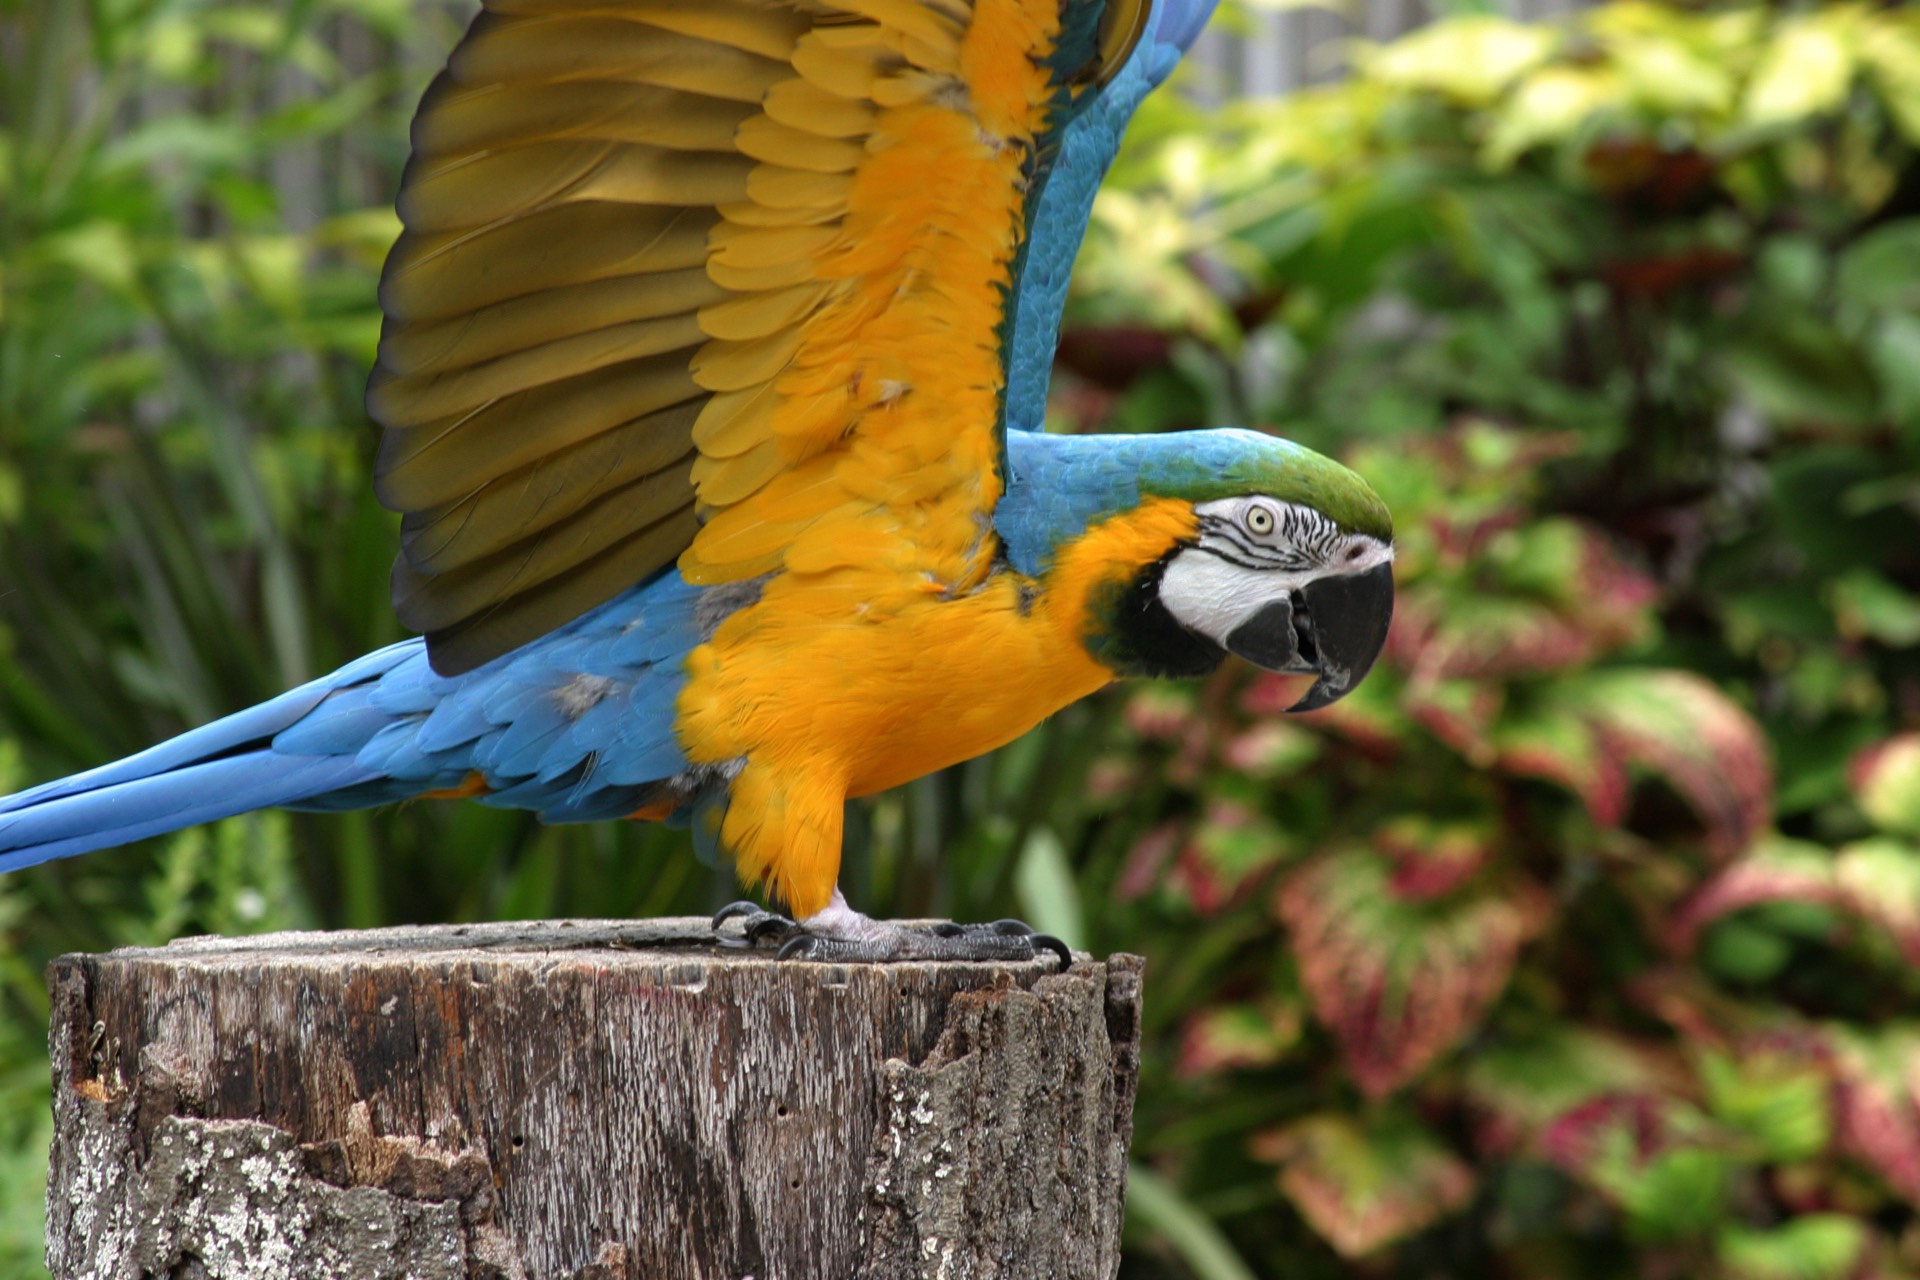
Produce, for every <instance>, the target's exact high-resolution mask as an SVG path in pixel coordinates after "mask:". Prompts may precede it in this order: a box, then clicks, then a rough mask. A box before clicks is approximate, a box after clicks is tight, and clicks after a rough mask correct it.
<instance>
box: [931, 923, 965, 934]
mask: <svg viewBox="0 0 1920 1280" xmlns="http://www.w3.org/2000/svg"><path fill="white" fill-rule="evenodd" d="M966 931H967V927H966V926H965V925H963V924H955V923H954V922H953V921H951V920H942V921H941V922H940V923H938V924H936V925H934V926H933V927H932V928H931V929H929V930H927V932H928V933H931V934H932V935H933V936H934V937H936V938H957V937H959V936H960V935H961V934H963V933H965V932H966Z"/></svg>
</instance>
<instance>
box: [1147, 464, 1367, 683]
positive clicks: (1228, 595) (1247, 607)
mask: <svg viewBox="0 0 1920 1280" xmlns="http://www.w3.org/2000/svg"><path fill="white" fill-rule="evenodd" d="M1194 512H1195V514H1196V515H1198V516H1199V517H1200V542H1199V545H1198V546H1194V547H1189V548H1187V549H1186V550H1184V551H1182V552H1180V554H1178V555H1176V556H1175V557H1174V558H1173V559H1172V560H1171V561H1169V562H1168V564H1167V568H1166V571H1165V573H1164V574H1162V576H1161V579H1160V603H1161V604H1162V605H1164V606H1166V609H1167V612H1168V613H1171V614H1172V615H1173V616H1174V618H1175V619H1176V620H1177V621H1178V622H1179V623H1180V625H1182V626H1184V627H1186V628H1187V629H1188V630H1189V631H1193V632H1197V633H1198V634H1200V635H1203V636H1206V637H1207V638H1208V639H1210V640H1212V641H1214V642H1215V643H1216V644H1220V645H1223V646H1224V645H1225V644H1226V639H1227V637H1228V636H1230V635H1232V634H1233V632H1234V631H1235V630H1236V629H1237V628H1238V627H1239V626H1240V624H1241V623H1243V622H1245V621H1246V620H1247V619H1249V618H1251V617H1252V616H1253V615H1254V614H1256V613H1258V612H1260V610H1261V609H1263V608H1265V607H1266V606H1267V605H1268V604H1270V603H1272V602H1273V601H1275V600H1283V599H1285V598H1286V597H1287V596H1288V595H1289V594H1290V593H1292V592H1294V591H1297V590H1299V589H1300V588H1301V587H1303V586H1305V585H1306V584H1307V583H1309V582H1313V581H1315V580H1317V579H1319V578H1324V577H1327V576H1329V575H1330V574H1351V573H1364V572H1366V571H1367V570H1368V569H1372V568H1374V567H1375V566H1377V565H1381V564H1385V563H1387V562H1389V561H1391V560H1392V559H1393V547H1392V545H1391V544H1389V543H1383V542H1381V541H1379V540H1378V539H1376V538H1369V537H1367V536H1365V535H1364V534H1349V533H1342V532H1341V531H1340V530H1339V529H1338V527H1337V526H1335V525H1334V524H1333V522H1332V521H1330V520H1328V519H1327V518H1326V517H1325V516H1323V515H1321V514H1320V513H1319V512H1318V511H1314V510H1312V509H1311V508H1308V507H1301V506H1297V505H1295V504H1293V503H1289V502H1282V501H1280V500H1279V499H1278V498H1269V497H1264V496H1261V495H1258V494H1256V495H1252V496H1250V497H1245V498H1219V499H1216V500H1215V501H1213V502H1204V503H1201V504H1200V505H1199V506H1197V507H1195V508H1194Z"/></svg>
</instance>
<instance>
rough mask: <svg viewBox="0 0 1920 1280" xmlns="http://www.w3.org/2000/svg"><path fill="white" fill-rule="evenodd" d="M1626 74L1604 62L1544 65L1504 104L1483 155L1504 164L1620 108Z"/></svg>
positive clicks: (1488, 161)
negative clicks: (1597, 65)
mask: <svg viewBox="0 0 1920 1280" xmlns="http://www.w3.org/2000/svg"><path fill="white" fill-rule="evenodd" d="M1620 90H1621V79H1620V77H1619V76H1618V75H1617V74H1615V73H1614V72H1613V71H1612V70H1610V69H1608V68H1605V67H1564V66H1557V65H1555V66H1546V67H1541V68H1539V69H1538V70H1536V71H1534V72H1533V73H1532V74H1530V75H1528V76H1527V78H1526V79H1525V80H1524V81H1522V82H1521V84H1520V87H1519V88H1518V89H1517V90H1516V91H1515V92H1514V93H1513V94H1512V95H1510V96H1509V97H1508V98H1507V100H1506V101H1505V102H1504V103H1502V104H1501V105H1500V107H1499V111H1498V114H1497V115H1496V116H1495V117H1494V119H1493V126H1492V128H1490V129H1489V130H1488V131H1487V140H1486V144H1485V146H1484V147H1483V149H1482V151H1481V155H1482V157H1483V159H1484V160H1485V162H1486V164H1487V165H1488V167H1490V168H1494V169H1504V168H1507V167H1508V166H1510V165H1512V164H1513V162H1514V161H1515V160H1517V159H1518V158H1519V157H1520V156H1522V155H1524V154H1525V153H1526V152H1527V151H1529V150H1531V149H1532V148H1534V147H1537V146H1539V145H1541V144H1542V143H1557V142H1562V141H1564V140H1566V139H1567V138H1569V137H1571V136H1572V135H1573V134H1574V133H1575V131H1577V130H1579V129H1580V128H1581V127H1582V126H1584V125H1585V124H1586V123H1587V121H1588V120H1589V119H1591V118H1592V117H1594V116H1596V115H1598V114H1600V113H1601V112H1602V111H1604V110H1607V109H1610V108H1615V107H1617V106H1618V104H1619V101H1620V96H1621V95H1620Z"/></svg>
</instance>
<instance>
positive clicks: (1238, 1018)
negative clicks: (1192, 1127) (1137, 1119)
mask: <svg viewBox="0 0 1920 1280" xmlns="http://www.w3.org/2000/svg"><path fill="white" fill-rule="evenodd" d="M1302 1021H1303V1018H1302V1014H1301V1010H1300V1007H1299V1005H1298V1004H1297V1003H1292V1002H1282V1001H1279V1000H1276V999H1268V1000H1261V1001H1259V1002H1258V1003H1251V1004H1228V1005H1218V1006H1215V1007H1214V1008H1211V1009H1207V1010H1205V1011H1203V1012H1201V1013H1199V1014H1196V1015H1195V1016H1194V1017H1192V1018H1189V1019H1188V1020H1187V1024H1186V1027H1185V1028H1184V1030H1183V1031H1182V1033H1181V1036H1180V1056H1179V1058H1178V1059H1177V1061H1176V1063H1175V1070H1176V1071H1177V1072H1178V1073H1179V1074H1180V1075H1181V1076H1184V1077H1187V1078H1189V1079H1192V1078H1196V1077H1200V1076H1210V1075H1215V1074H1218V1073H1219V1072H1222V1071H1235V1070H1239V1069H1242V1068H1246V1067H1266V1066H1271V1065H1273V1064H1274V1063H1276V1062H1278V1061H1279V1060H1280V1058H1281V1056H1282V1055H1283V1054H1285V1053H1286V1052H1287V1051H1288V1050H1290V1049H1291V1048H1292V1047H1293V1046H1294V1044H1295V1043H1296V1042H1298V1040H1299V1039H1300V1027H1301V1023H1302Z"/></svg>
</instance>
